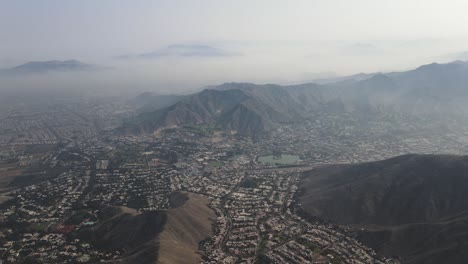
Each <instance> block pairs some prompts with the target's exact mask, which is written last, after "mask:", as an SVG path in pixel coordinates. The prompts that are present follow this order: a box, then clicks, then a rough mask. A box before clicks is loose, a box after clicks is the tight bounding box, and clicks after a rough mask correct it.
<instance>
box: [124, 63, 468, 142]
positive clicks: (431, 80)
mask: <svg viewBox="0 0 468 264" xmlns="http://www.w3.org/2000/svg"><path fill="white" fill-rule="evenodd" d="M360 77H362V78H355V79H349V80H343V81H339V82H333V83H329V84H315V83H307V84H301V85H292V86H280V85H274V84H266V85H255V84H251V83H225V84H222V85H219V86H211V87H208V88H207V89H205V90H204V91H201V92H199V93H196V94H194V95H191V96H188V97H187V98H185V99H184V100H182V101H178V102H176V103H174V105H171V106H169V107H167V108H164V109H160V110H157V111H154V112H147V113H144V114H142V115H140V116H138V117H137V118H136V119H134V120H131V121H130V122H127V123H126V125H125V127H124V128H123V129H122V130H121V131H125V132H126V133H152V132H153V131H155V130H157V129H160V128H165V127H176V126H181V125H185V124H200V123H215V124H217V125H219V126H222V127H223V128H225V129H230V130H236V131H238V132H239V133H242V134H257V133H263V132H268V131H270V130H271V129H273V128H275V127H277V126H278V125H279V124H281V123H291V122H300V121H303V120H304V119H307V118H310V117H312V116H313V115H314V114H316V113H319V112H328V113H330V112H332V113H338V114H339V113H354V114H366V115H368V114H372V113H375V112H385V111H396V112H401V113H404V114H409V115H447V114H450V115H457V116H462V115H465V114H468V63H467V62H462V61H456V62H452V63H448V64H435V63H434V64H430V65H424V66H421V67H419V68H417V69H415V70H411V71H407V72H398V73H386V74H372V75H365V76H360Z"/></svg>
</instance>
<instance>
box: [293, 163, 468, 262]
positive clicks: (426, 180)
mask: <svg viewBox="0 0 468 264" xmlns="http://www.w3.org/2000/svg"><path fill="white" fill-rule="evenodd" d="M467 189H468V157H465V156H441V155H405V156H399V157H395V158H392V159H389V160H384V161H378V162H370V163H363V164H356V165H336V166H327V167H323V168H319V169H316V170H313V171H311V172H309V173H308V174H307V175H306V177H305V178H304V179H303V181H302V182H301V186H300V194H299V195H298V196H299V197H298V198H299V202H300V203H301V205H302V207H303V209H304V210H305V211H306V212H307V213H308V214H310V215H313V216H318V217H320V218H323V219H327V220H330V221H332V222H335V223H339V224H346V225H350V226H354V227H358V228H357V230H359V228H361V227H362V228H364V229H365V230H364V231H362V232H359V233H358V235H359V237H360V239H361V240H362V241H363V242H364V243H366V244H368V245H369V246H371V247H373V248H375V249H376V250H377V251H378V252H379V253H381V254H384V255H387V256H400V257H402V258H403V260H404V262H405V263H468V253H467V251H466V248H468V192H467V191H466V190H467Z"/></svg>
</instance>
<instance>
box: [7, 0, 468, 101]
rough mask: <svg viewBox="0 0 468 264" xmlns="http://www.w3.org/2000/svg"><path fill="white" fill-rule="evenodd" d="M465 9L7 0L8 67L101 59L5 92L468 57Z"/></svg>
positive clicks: (220, 0)
mask: <svg viewBox="0 0 468 264" xmlns="http://www.w3.org/2000/svg"><path fill="white" fill-rule="evenodd" d="M466 10H468V1H462V0H444V1H442V0H439V1H436V0H424V1H419V0H411V1H408V0H392V1H387V0H353V1H349V0H321V1H318V0H290V1H286V0H284V1H279V0H236V1H230V0H191V1H189V0H168V1H165V0H127V1H123V0H99V1H96V0H79V1H73V0H41V1H37V0H29V1H27V0H0V39H1V41H0V68H10V67H14V66H16V65H20V64H23V63H25V62H28V61H48V60H68V59H76V60H79V61H81V62H84V63H89V64H94V65H97V66H99V70H98V71H96V72H90V73H86V74H85V73H79V74H77V75H75V74H70V73H68V74H65V75H64V74H58V75H54V74H48V76H46V77H44V76H39V77H38V76H33V77H31V76H27V77H23V78H21V79H19V78H9V79H8V80H1V79H0V90H1V89H12V87H13V88H14V87H22V86H33V85H35V86H38V87H60V88H61V89H76V88H83V87H84V88H83V89H91V90H92V89H95V90H103V91H104V90H105V91H117V92H120V91H124V90H132V91H140V90H154V91H164V92H167V91H169V92H172V91H182V90H191V89H196V88H198V87H201V86H205V85H213V84H219V83H224V82H255V83H279V84H289V83H301V82H309V81H312V80H314V79H317V78H324V77H333V76H341V75H350V74H355V73H360V72H367V73H370V72H379V71H402V70H407V69H411V68H415V67H417V66H419V65H421V64H427V63H431V62H447V61H451V60H456V59H462V60H468V52H467V51H468V27H466V25H468V16H467V15H466ZM68 87H71V88H68Z"/></svg>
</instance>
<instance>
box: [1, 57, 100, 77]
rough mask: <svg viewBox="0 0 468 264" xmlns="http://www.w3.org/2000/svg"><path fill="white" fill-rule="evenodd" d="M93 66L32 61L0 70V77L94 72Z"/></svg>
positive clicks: (63, 62) (75, 62)
mask: <svg viewBox="0 0 468 264" xmlns="http://www.w3.org/2000/svg"><path fill="white" fill-rule="evenodd" d="M95 69H96V67H95V66H94V65H90V64H85V63H82V62H80V61H77V60H66V61H32V62H27V63H25V64H22V65H19V66H16V67H13V68H9V69H3V70H0V75H21V74H40V73H48V72H71V71H91V70H95Z"/></svg>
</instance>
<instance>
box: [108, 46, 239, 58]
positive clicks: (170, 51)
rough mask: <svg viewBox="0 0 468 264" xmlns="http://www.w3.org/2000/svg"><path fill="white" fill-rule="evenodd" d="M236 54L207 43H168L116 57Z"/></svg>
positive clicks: (223, 55) (218, 55) (222, 55)
mask: <svg viewBox="0 0 468 264" xmlns="http://www.w3.org/2000/svg"><path fill="white" fill-rule="evenodd" d="M232 55H237V54H235V53H232V52H228V51H225V50H222V49H219V48H215V47H211V46H208V45H184V44H178V45H170V46H167V47H165V48H162V49H160V50H157V51H153V52H147V53H141V54H136V55H123V56H119V57H117V58H118V59H157V58H161V57H225V56H232Z"/></svg>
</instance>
